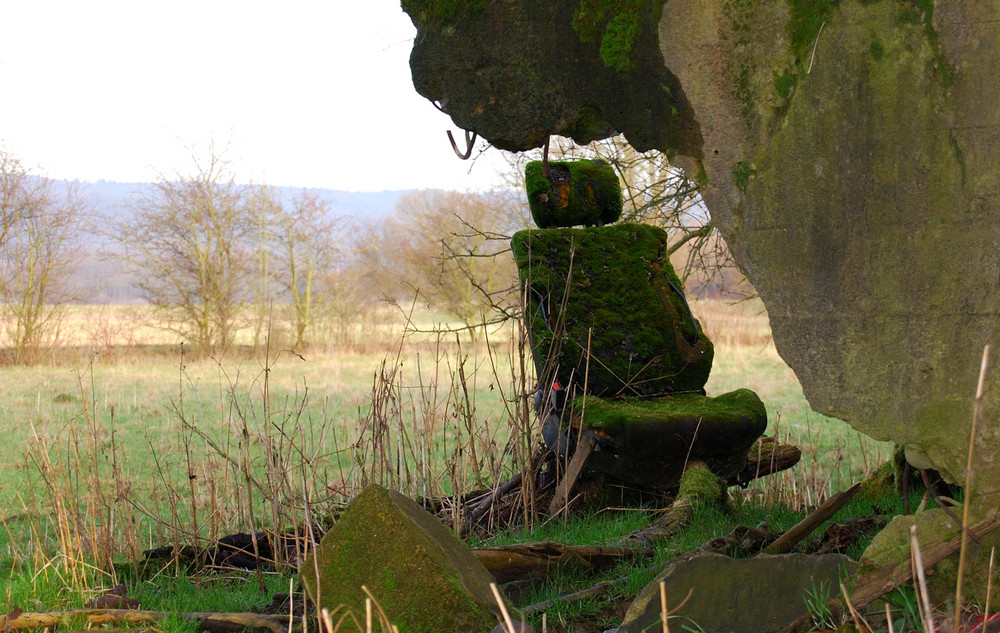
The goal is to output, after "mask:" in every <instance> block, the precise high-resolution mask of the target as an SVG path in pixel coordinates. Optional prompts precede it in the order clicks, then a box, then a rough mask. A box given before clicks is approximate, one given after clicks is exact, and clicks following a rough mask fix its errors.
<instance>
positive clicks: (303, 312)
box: [272, 191, 345, 349]
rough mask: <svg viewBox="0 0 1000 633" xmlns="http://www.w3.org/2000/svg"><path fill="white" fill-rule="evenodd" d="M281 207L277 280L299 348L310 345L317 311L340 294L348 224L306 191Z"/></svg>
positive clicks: (276, 248) (276, 234)
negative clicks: (343, 230) (344, 228)
mask: <svg viewBox="0 0 1000 633" xmlns="http://www.w3.org/2000/svg"><path fill="white" fill-rule="evenodd" d="M278 209H279V211H278V215H277V218H276V222H275V228H274V238H273V240H272V250H273V257H274V259H275V263H276V266H277V270H276V279H277V281H278V284H279V285H280V287H281V289H282V291H283V292H284V293H285V294H286V295H287V299H288V301H289V302H290V306H289V307H290V310H291V319H290V320H291V325H292V332H293V335H294V345H295V348H296V349H298V348H301V347H302V345H303V344H305V343H306V335H307V332H308V330H309V329H310V328H311V327H313V325H315V323H316V321H317V319H318V315H317V312H319V311H321V310H323V309H327V308H329V307H330V306H331V304H332V303H333V302H334V301H335V300H336V298H337V294H339V293H338V290H339V288H338V283H337V279H336V276H335V273H336V270H337V269H338V268H339V260H340V255H341V240H342V239H343V235H342V234H341V227H342V226H343V225H344V224H345V221H344V219H343V218H339V217H334V216H333V213H332V211H331V209H330V205H329V203H328V202H327V201H326V200H324V199H323V198H321V197H320V196H319V195H317V194H316V193H315V192H311V191H303V192H302V193H300V194H299V195H297V196H296V197H295V198H294V200H293V201H292V204H291V205H290V206H288V207H285V206H280V207H279V208H278Z"/></svg>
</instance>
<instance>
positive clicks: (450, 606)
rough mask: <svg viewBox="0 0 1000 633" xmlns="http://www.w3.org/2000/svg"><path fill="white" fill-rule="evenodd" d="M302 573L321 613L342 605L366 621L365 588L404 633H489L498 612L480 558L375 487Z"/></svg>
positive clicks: (415, 508) (419, 511)
mask: <svg viewBox="0 0 1000 633" xmlns="http://www.w3.org/2000/svg"><path fill="white" fill-rule="evenodd" d="M299 574H300V577H301V579H302V584H303V585H304V586H305V588H306V591H308V592H309V596H310V597H311V598H312V599H313V600H314V601H316V602H317V603H318V604H319V605H320V606H321V607H325V608H327V609H330V610H331V611H333V610H334V609H335V608H337V607H339V606H341V605H343V606H346V607H347V608H348V609H351V610H353V611H354V613H355V614H359V615H360V616H361V617H362V618H363V617H364V608H365V594H364V592H363V591H362V589H361V587H362V585H363V586H365V587H367V588H368V590H369V591H371V593H372V594H373V595H374V597H375V599H376V600H377V601H378V604H379V605H380V606H381V607H382V609H383V611H385V613H386V615H387V616H388V617H389V620H390V621H391V622H392V623H393V624H394V625H396V626H398V627H399V631H400V632H401V633H439V632H441V631H489V630H490V629H491V628H492V627H493V626H494V624H496V622H497V614H498V613H499V607H498V606H497V604H496V602H495V600H494V598H493V595H492V593H491V591H490V586H489V585H490V583H491V582H493V577H492V576H490V573H489V572H488V571H486V568H485V567H483V564H482V563H480V562H479V559H477V558H476V557H475V555H473V554H472V552H471V551H470V550H469V549H468V548H466V547H465V545H464V544H462V542H461V541H459V540H458V538H457V537H456V536H455V535H454V534H453V533H452V532H451V531H449V530H448V529H447V528H446V527H444V525H442V524H441V522H439V521H438V520H437V519H436V518H435V517H433V516H432V515H431V514H430V513H428V512H427V511H425V510H424V509H423V508H421V507H420V506H419V505H417V504H416V503H415V502H414V501H412V500H411V499H408V498H406V497H404V496H403V495H401V494H399V493H397V492H394V491H389V490H386V489H385V488H382V487H380V486H375V485H372V486H369V487H367V488H365V489H364V490H363V491H362V492H361V494H359V495H358V496H357V497H356V498H355V499H354V500H353V501H352V502H351V504H350V506H348V508H347V510H346V511H345V512H344V514H343V515H342V516H341V518H340V520H339V521H338V522H337V524H336V525H334V526H333V528H332V529H331V530H330V531H329V532H327V533H326V535H325V536H324V537H323V540H322V542H321V543H320V545H319V548H318V549H317V550H316V552H315V553H314V554H313V555H312V556H310V557H309V558H307V559H306V560H305V562H303V564H302V566H301V568H300V571H299Z"/></svg>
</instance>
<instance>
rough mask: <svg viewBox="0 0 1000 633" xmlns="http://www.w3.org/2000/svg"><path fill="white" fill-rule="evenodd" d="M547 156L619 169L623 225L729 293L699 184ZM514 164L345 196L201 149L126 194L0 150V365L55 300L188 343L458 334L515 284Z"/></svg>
mask: <svg viewBox="0 0 1000 633" xmlns="http://www.w3.org/2000/svg"><path fill="white" fill-rule="evenodd" d="M552 152H553V153H552V156H553V158H574V157H583V156H587V157H591V156H600V157H602V158H604V159H605V160H607V161H608V162H610V163H611V164H612V165H613V166H614V167H615V168H616V169H617V171H618V173H619V175H620V176H621V181H622V184H623V191H624V193H625V200H626V205H625V208H626V211H625V218H624V219H626V220H630V221H639V222H648V223H653V224H657V225H659V226H662V227H663V228H665V229H666V230H667V231H668V232H669V234H670V236H671V253H672V258H673V259H674V263H675V267H676V268H677V269H678V272H679V273H680V274H681V276H682V278H684V279H685V282H686V284H687V286H688V292H690V293H693V294H701V295H704V294H706V293H717V292H719V291H720V289H724V290H725V291H727V292H731V291H732V290H733V289H734V288H736V289H737V290H739V286H740V284H742V283H743V282H742V278H741V276H740V275H739V274H738V273H737V272H736V271H735V269H733V268H732V266H731V262H730V260H729V257H728V253H727V252H726V250H725V246H724V244H723V243H722V241H721V239H720V238H719V237H718V235H717V231H716V230H715V227H714V225H713V223H712V221H711V218H710V217H709V215H708V213H707V211H706V209H705V208H704V206H703V205H702V204H701V201H700V196H699V195H698V188H697V185H696V184H695V183H694V182H693V181H691V180H689V179H687V178H686V177H685V176H684V175H683V174H682V173H681V172H679V171H678V170H676V169H674V168H672V167H671V166H670V164H669V161H668V160H667V158H666V157H665V156H663V155H662V154H658V153H638V152H635V151H634V150H633V149H632V148H631V147H629V146H628V145H627V144H626V143H625V142H624V141H623V140H621V139H617V138H616V139H609V140H607V141H604V142H601V143H595V144H592V145H590V146H588V147H586V148H578V147H575V146H573V145H570V144H567V145H565V146H560V145H559V144H556V145H555V146H554V147H553V150H552ZM525 160H527V159H526V158H525V157H523V156H517V157H514V158H512V160H511V165H510V170H509V173H508V176H507V177H506V179H505V180H504V181H503V182H502V183H501V184H500V186H498V187H497V188H496V189H495V190H494V191H491V192H485V193H460V192H454V191H437V190H421V191H408V192H383V193H382V194H378V195H374V197H373V196H368V197H366V198H359V197H358V196H357V195H353V196H352V195H351V194H344V193H338V194H334V195H331V194H330V192H327V191H312V190H307V189H300V190H293V189H289V188H279V187H273V186H269V185H267V184H263V183H253V182H246V181H241V180H240V179H239V177H238V174H236V173H234V171H233V170H232V168H231V165H230V164H229V163H228V162H227V161H226V159H225V157H224V156H222V155H218V154H216V153H214V152H210V153H209V154H208V155H207V156H194V157H192V162H191V167H190V169H189V170H188V171H186V172H185V173H175V174H170V175H164V176H162V177H161V178H160V179H159V180H158V181H157V182H156V183H150V184H147V185H135V186H130V187H129V189H130V190H127V189H123V188H122V187H121V186H118V187H113V186H111V187H109V186H108V185H107V184H106V183H103V184H102V183H99V184H98V185H96V186H93V187H91V186H88V185H86V184H81V183H76V182H73V183H70V182H65V181H55V180H51V179H48V178H46V177H44V176H41V175H39V174H37V173H33V172H32V171H31V170H29V169H28V168H26V167H25V166H24V165H23V164H22V163H21V162H20V161H19V160H18V158H17V157H15V156H12V155H10V154H8V153H4V152H2V151H0V318H2V323H3V331H2V337H3V338H2V342H0V347H2V348H3V349H4V354H3V358H4V360H5V361H6V362H13V363H18V364H25V363H32V362H35V361H36V360H37V359H38V358H39V353H40V352H41V351H42V350H45V349H49V348H52V347H53V346H56V345H58V344H59V343H60V340H61V338H62V335H63V334H64V333H65V332H64V316H65V314H66V307H67V306H70V305H72V304H81V303H82V304H102V305H106V304H113V303H142V304H144V305H146V306H148V307H149V308H150V312H149V314H150V318H152V319H154V320H155V325H156V327H158V328H160V329H162V330H164V331H168V332H171V333H173V334H175V335H176V336H177V337H178V339H179V340H182V341H184V342H185V343H187V344H189V345H190V346H191V347H192V348H194V349H196V350H199V351H201V352H209V351H212V350H218V349H224V348H229V347H231V346H233V345H249V346H253V347H259V346H261V345H263V344H264V342H265V340H269V339H270V340H274V337H275V336H276V335H280V336H281V337H283V341H282V342H283V343H284V344H287V345H289V346H291V348H293V349H302V348H303V347H304V346H306V345H308V344H311V343H318V342H329V341H330V340H331V337H333V338H335V337H336V332H337V331H338V330H345V329H349V328H354V327H356V326H357V325H358V324H364V323H366V322H371V321H372V320H373V319H375V318H376V315H377V314H378V312H379V311H380V310H384V309H385V307H386V306H387V305H391V304H397V305H400V306H408V305H413V306H417V307H419V308H420V309H429V310H432V311H435V312H439V313H442V314H444V315H447V316H448V317H449V318H450V319H451V320H453V321H455V322H457V323H459V324H460V327H463V328H469V329H475V328H477V327H480V326H482V325H483V324H486V323H491V322H495V321H497V320H501V319H504V318H509V317H511V316H514V315H516V314H517V305H518V296H517V295H518V293H517V284H516V271H515V270H514V266H513V260H512V258H511V257H510V256H509V252H508V240H509V237H510V235H511V234H512V233H513V232H514V231H516V230H519V229H521V228H525V227H528V226H530V225H531V222H530V215H529V213H528V210H527V203H526V200H525V199H524V196H523V186H522V185H521V182H520V175H521V174H522V173H523V163H524V161H525ZM102 192H103V195H102ZM108 192H110V193H108ZM338 197H339V198H340V199H339V200H338ZM345 198H346V200H345ZM373 200H374V204H375V205H378V204H384V205H386V207H388V205H392V206H391V208H381V209H380V208H377V207H373ZM743 291H745V289H743ZM404 309H405V308H404Z"/></svg>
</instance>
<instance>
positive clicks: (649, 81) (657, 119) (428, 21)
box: [403, 0, 701, 155]
mask: <svg viewBox="0 0 1000 633" xmlns="http://www.w3.org/2000/svg"><path fill="white" fill-rule="evenodd" d="M445 4H448V3H445V2H437V1H434V0H431V1H428V0H404V1H403V9H404V10H406V11H407V12H408V13H409V15H410V18H411V19H412V20H413V22H414V25H415V26H416V27H417V29H418V31H419V33H420V34H419V35H418V36H417V38H416V39H415V40H414V44H413V52H412V53H411V54H410V68H411V69H412V73H413V85H414V87H415V88H416V89H417V92H419V93H420V94H422V95H423V96H424V97H426V98H427V99H430V100H431V101H434V102H436V103H438V104H439V105H440V107H441V109H442V110H444V111H445V112H447V113H448V114H450V115H451V118H452V119H453V120H454V122H455V124H456V125H458V126H459V127H462V128H465V129H467V130H474V131H476V132H478V133H479V134H480V135H481V136H484V137H486V138H487V139H489V141H490V142H491V143H493V145H495V146H497V147H500V148H502V149H508V150H512V151H519V150H525V149H530V148H532V147H541V146H542V144H543V143H544V142H545V138H546V137H547V136H548V135H550V134H560V135H563V136H569V137H572V138H573V139H574V140H576V141H577V142H578V143H588V142H590V141H592V140H594V139H600V138H606V137H608V136H611V135H612V134H615V133H616V132H615V130H619V131H621V132H625V133H627V134H628V136H629V140H630V141H631V142H632V144H633V145H634V146H635V147H636V148H637V149H639V150H648V149H652V148H653V147H661V146H663V145H670V146H673V147H680V148H683V149H684V151H686V152H688V153H690V154H692V155H697V152H698V148H699V147H700V145H701V141H700V136H699V133H698V129H697V124H696V121H695V118H694V117H693V116H691V115H692V113H691V107H690V106H689V105H688V104H687V103H686V102H685V101H684V99H683V94H682V93H681V92H680V90H679V88H678V86H677V79H676V78H675V77H673V75H672V74H671V73H670V72H669V71H668V70H667V69H666V67H665V66H664V65H663V60H662V58H661V57H660V53H659V50H658V48H657V44H656V25H657V20H656V16H657V14H658V11H659V7H658V6H657V3H656V2H648V3H643V4H647V5H648V6H646V7H644V11H643V16H642V19H641V20H640V29H639V31H638V33H637V36H636V38H635V42H634V45H633V46H632V52H631V55H630V56H629V61H630V64H631V67H630V68H629V69H628V70H627V71H626V72H619V71H618V70H616V69H614V68H610V67H608V66H607V65H606V64H605V62H604V61H602V59H601V55H600V46H601V44H600V42H598V41H596V40H594V41H587V42H585V41H582V40H581V38H580V37H579V36H578V35H577V33H576V32H575V31H574V29H573V25H572V22H573V12H574V9H575V8H576V7H577V6H578V5H579V2H578V0H549V1H547V2H537V0H504V1H503V2H500V1H492V2H489V3H484V4H487V5H488V9H487V10H485V11H477V10H474V9H469V10H458V11H457V12H454V15H451V16H449V17H448V18H445V19H442V18H441V17H439V14H441V13H448V11H447V10H443V9H436V8H435V5H445ZM451 4H453V5H455V4H462V3H454V2H452V3H451ZM464 4H466V5H473V4H476V3H474V2H467V3H464ZM651 87H655V89H651ZM525 112H530V113H531V115H530V116H528V117H526V116H524V113H525ZM668 120H672V121H674V124H672V125H664V121H668Z"/></svg>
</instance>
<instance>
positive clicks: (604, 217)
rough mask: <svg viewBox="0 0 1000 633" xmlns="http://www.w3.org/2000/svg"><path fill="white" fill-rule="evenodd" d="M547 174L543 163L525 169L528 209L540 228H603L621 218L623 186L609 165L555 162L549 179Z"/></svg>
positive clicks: (536, 162) (534, 162) (535, 163)
mask: <svg viewBox="0 0 1000 633" xmlns="http://www.w3.org/2000/svg"><path fill="white" fill-rule="evenodd" d="M544 172H545V170H544V166H543V164H542V161H532V162H529V163H528V164H527V165H525V167H524V182H525V189H526V190H527V192H528V206H529V207H530V208H531V217H532V218H533V219H534V220H535V224H537V225H538V226H539V227H541V228H543V229H544V228H554V227H567V226H578V225H585V226H594V225H597V226H601V225H604V224H610V223H611V222H614V221H616V220H618V219H619V218H620V217H621V216H622V205H623V201H622V190H621V183H619V181H618V174H616V173H615V170H614V168H613V167H612V166H611V165H610V164H609V163H607V162H606V161H603V160H600V159H595V160H587V159H585V160H576V161H566V162H561V161H554V162H550V163H549V173H548V177H546V175H545V173H544Z"/></svg>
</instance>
